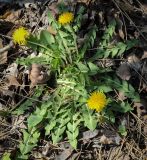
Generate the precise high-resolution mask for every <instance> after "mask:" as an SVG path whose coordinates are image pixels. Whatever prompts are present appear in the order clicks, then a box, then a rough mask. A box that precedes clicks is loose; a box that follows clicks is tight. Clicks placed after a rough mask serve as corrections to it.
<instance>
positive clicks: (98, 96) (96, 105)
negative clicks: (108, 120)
mask: <svg viewBox="0 0 147 160" xmlns="http://www.w3.org/2000/svg"><path fill="white" fill-rule="evenodd" d="M87 105H88V107H89V108H90V109H95V110H96V111H97V112H100V111H102V110H103V108H104V107H105V106H106V105H107V99H106V96H105V94H104V93H103V92H93V93H92V94H91V96H90V97H89V99H88V100H87Z"/></svg>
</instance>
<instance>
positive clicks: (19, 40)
mask: <svg viewBox="0 0 147 160" xmlns="http://www.w3.org/2000/svg"><path fill="white" fill-rule="evenodd" d="M28 37H29V32H28V31H27V30H26V29H25V28H24V27H20V28H18V29H16V30H15V31H14V33H13V35H12V39H13V41H14V43H15V44H19V45H26V43H27V41H26V38H28Z"/></svg>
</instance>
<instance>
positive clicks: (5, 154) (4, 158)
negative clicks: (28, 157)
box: [2, 152, 11, 160]
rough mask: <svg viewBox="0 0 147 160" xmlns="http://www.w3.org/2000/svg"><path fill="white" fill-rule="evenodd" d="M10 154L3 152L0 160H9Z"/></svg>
mask: <svg viewBox="0 0 147 160" xmlns="http://www.w3.org/2000/svg"><path fill="white" fill-rule="evenodd" d="M10 156H11V154H10V153H8V152H5V153H4V154H3V156H2V160H11V159H10Z"/></svg>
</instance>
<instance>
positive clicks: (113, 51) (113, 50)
mask: <svg viewBox="0 0 147 160" xmlns="http://www.w3.org/2000/svg"><path fill="white" fill-rule="evenodd" d="M111 51H112V52H111V55H112V58H113V57H114V56H116V55H117V53H118V51H119V48H117V47H114V48H112V49H111Z"/></svg>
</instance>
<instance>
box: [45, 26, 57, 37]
mask: <svg viewBox="0 0 147 160" xmlns="http://www.w3.org/2000/svg"><path fill="white" fill-rule="evenodd" d="M47 30H48V31H49V33H50V34H52V35H56V34H57V31H56V30H55V29H54V28H53V27H51V26H49V27H48V28H47Z"/></svg>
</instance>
